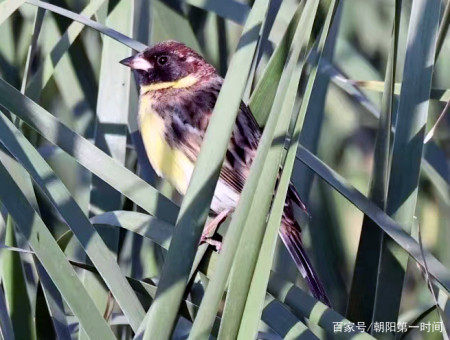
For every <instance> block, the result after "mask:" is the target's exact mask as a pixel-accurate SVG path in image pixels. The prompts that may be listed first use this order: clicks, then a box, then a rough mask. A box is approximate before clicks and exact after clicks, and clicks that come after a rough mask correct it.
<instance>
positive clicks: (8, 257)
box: [2, 215, 36, 339]
mask: <svg viewBox="0 0 450 340" xmlns="http://www.w3.org/2000/svg"><path fill="white" fill-rule="evenodd" d="M5 244H6V245H8V246H12V247H16V246H17V243H16V237H15V235H14V226H13V220H12V218H11V216H10V215H9V216H8V219H7V221H6V238H5ZM2 267H3V273H2V276H3V288H4V289H5V297H6V301H7V303H8V307H9V308H8V310H9V314H10V316H11V322H12V326H13V330H14V335H15V336H16V337H17V339H36V333H35V325H34V320H33V316H32V310H31V305H30V300H29V296H28V292H27V286H26V278H25V273H24V270H23V266H22V260H21V258H20V254H19V253H15V252H4V253H3V256H2Z"/></svg>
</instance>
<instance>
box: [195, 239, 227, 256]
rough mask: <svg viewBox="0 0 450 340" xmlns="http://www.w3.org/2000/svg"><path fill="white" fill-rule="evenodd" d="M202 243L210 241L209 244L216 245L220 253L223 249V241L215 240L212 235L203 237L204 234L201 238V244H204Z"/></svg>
mask: <svg viewBox="0 0 450 340" xmlns="http://www.w3.org/2000/svg"><path fill="white" fill-rule="evenodd" d="M202 243H208V244H209V245H211V246H213V247H215V248H216V251H217V252H218V253H220V251H221V250H222V242H220V241H217V240H214V239H212V238H211V237H203V236H202V238H201V240H200V244H202Z"/></svg>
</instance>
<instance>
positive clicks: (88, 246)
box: [0, 115, 144, 329]
mask: <svg viewBox="0 0 450 340" xmlns="http://www.w3.org/2000/svg"><path fill="white" fill-rule="evenodd" d="M0 131H1V133H0V135H1V137H0V140H1V142H2V143H3V145H4V146H5V147H6V148H7V149H8V150H9V151H10V152H11V154H12V155H13V156H14V157H16V158H17V160H18V161H19V162H20V163H21V164H22V166H24V168H25V169H26V170H27V171H28V173H29V174H30V175H31V177H32V178H33V180H34V181H35V182H36V184H37V185H38V186H39V188H40V189H41V190H42V192H43V193H44V194H45V195H46V196H47V198H48V199H49V200H50V202H51V203H52V205H53V206H54V207H55V209H56V210H57V211H58V212H59V213H60V214H61V216H62V218H63V219H64V220H65V222H66V223H67V225H68V226H69V227H70V228H71V229H72V231H73V232H74V234H75V235H76V237H77V239H78V240H79V241H80V244H81V245H82V246H83V248H84V249H85V251H86V253H87V254H88V255H89V257H90V259H91V260H92V262H93V263H94V265H95V266H96V267H97V268H98V270H99V272H100V273H101V274H102V277H103V278H104V280H105V283H106V285H107V286H108V287H109V288H110V289H111V292H112V293H113V295H114V297H115V298H116V300H117V302H118V303H119V305H120V306H121V308H122V310H123V312H124V314H125V315H126V316H127V318H128V319H129V320H130V324H131V325H132V327H136V329H137V327H138V326H139V324H140V323H141V321H142V319H143V317H144V310H143V308H142V307H141V306H140V304H139V301H138V300H137V298H136V296H135V295H134V294H133V292H132V290H131V287H129V286H128V284H127V282H126V281H125V279H124V278H123V275H122V273H121V271H120V268H119V266H118V265H117V263H116V261H115V259H114V258H113V256H112V255H111V253H110V251H109V250H108V248H107V247H106V245H105V243H104V242H103V241H102V239H101V237H100V236H99V235H98V233H97V232H96V231H95V229H94V228H93V226H92V225H91V224H90V222H89V220H88V219H87V217H86V216H85V215H84V213H83V211H82V210H81V209H80V207H79V206H78V205H77V203H76V202H75V200H74V199H73V198H72V196H71V195H70V193H69V191H68V190H67V189H66V187H65V186H64V184H63V183H62V182H61V181H60V180H59V179H58V178H57V176H56V175H55V174H54V172H53V171H52V169H51V168H50V166H49V165H48V164H47V163H46V162H45V160H44V159H43V158H42V157H41V156H40V155H39V153H38V152H37V151H36V149H34V147H33V146H32V145H31V144H30V143H29V142H28V141H27V140H26V139H25V137H24V136H23V135H22V134H21V133H20V132H19V131H18V130H17V129H16V128H15V127H14V125H13V124H12V123H11V122H10V121H9V120H7V119H6V118H5V117H4V116H3V115H0Z"/></svg>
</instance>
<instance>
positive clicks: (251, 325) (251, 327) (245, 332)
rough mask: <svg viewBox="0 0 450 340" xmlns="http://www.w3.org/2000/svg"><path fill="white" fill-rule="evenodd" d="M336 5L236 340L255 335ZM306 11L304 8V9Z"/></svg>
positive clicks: (323, 37) (334, 6) (332, 6)
mask: <svg viewBox="0 0 450 340" xmlns="http://www.w3.org/2000/svg"><path fill="white" fill-rule="evenodd" d="M338 6H339V0H337V1H336V0H333V1H332V2H331V3H330V7H329V9H328V14H327V18H326V20H325V23H324V25H323V31H322V34H321V37H320V40H319V44H318V46H317V50H318V53H319V54H318V59H317V60H316V62H315V64H313V65H312V70H311V73H310V75H309V78H308V83H307V86H306V90H305V94H304V96H303V100H302V104H301V108H300V113H299V115H298V118H297V122H296V124H295V128H294V132H293V134H292V138H291V143H290V145H289V148H288V151H287V155H286V160H285V162H284V165H283V167H282V169H283V171H282V174H281V178H280V180H279V184H278V188H277V192H276V195H275V198H274V201H273V203H272V209H271V212H270V216H269V220H268V222H267V229H266V231H265V233H264V239H263V243H262V245H261V249H260V251H259V257H258V261H257V263H256V268H255V272H254V274H253V277H252V281H251V286H250V289H249V294H248V297H247V299H246V303H245V309H244V312H243V315H242V320H241V325H240V329H239V334H238V339H252V338H254V337H255V336H256V334H257V332H258V325H259V319H260V316H261V310H262V304H263V302H264V296H265V293H266V290H267V284H268V282H269V276H270V269H271V267H272V262H273V256H274V253H275V246H276V240H277V235H278V230H279V227H280V223H281V216H282V213H283V209H284V204H285V201H286V194H287V191H288V188H289V184H290V178H291V174H292V171H293V168H294V162H295V159H296V158H295V155H296V151H297V147H298V143H299V140H298V138H299V135H300V131H301V129H302V126H303V120H304V117H305V115H306V111H307V108H308V106H309V101H310V98H311V93H312V88H313V85H314V83H315V80H316V75H317V65H318V63H319V62H320V58H321V56H322V52H323V49H324V46H325V41H326V38H327V36H328V31H329V29H330V26H331V23H332V20H333V17H334V13H335V12H336V9H337V7H338ZM305 10H306V8H305Z"/></svg>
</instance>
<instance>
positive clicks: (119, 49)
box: [79, 0, 143, 339]
mask: <svg viewBox="0 0 450 340" xmlns="http://www.w3.org/2000/svg"><path fill="white" fill-rule="evenodd" d="M133 9H134V8H133V3H132V2H129V1H125V0H122V1H119V2H117V3H116V4H115V6H114V7H113V8H112V9H111V11H110V12H109V13H108V16H107V18H106V25H107V26H108V27H111V28H113V29H115V30H117V31H120V32H124V33H125V34H128V35H131V34H132V29H133ZM117 45H118V44H117V43H116V42H115V41H113V40H111V39H105V40H104V41H103V46H102V56H101V64H100V65H101V67H100V80H99V91H98V100H97V111H96V113H97V117H96V118H97V119H96V121H95V124H96V125H95V132H94V139H95V145H96V146H97V147H98V148H99V149H100V150H103V151H104V152H105V153H106V154H108V155H109V156H111V157H112V158H113V159H115V160H116V161H117V162H118V163H119V164H121V165H122V166H124V165H125V156H126V145H127V121H128V112H129V102H130V85H131V75H130V72H129V70H128V69H126V68H125V67H123V66H122V65H120V64H119V63H118V62H117V61H118V60H122V59H124V58H126V57H128V56H129V55H130V54H131V51H130V48H128V47H127V46H125V45H119V46H117ZM121 206H122V196H121V194H120V193H119V192H117V191H116V190H115V189H114V188H113V187H111V186H110V185H108V184H107V183H105V182H103V181H102V180H101V179H100V178H98V177H97V176H93V178H92V188H91V200H90V210H91V212H92V213H94V214H100V213H103V212H105V211H112V210H117V209H120V208H121ZM97 230H98V231H99V234H100V236H101V237H102V239H103V240H104V241H105V243H106V245H107V246H108V249H109V250H110V251H111V253H112V254H113V257H114V258H115V259H116V260H117V254H118V251H119V230H118V229H108V230H102V229H97ZM85 274H86V276H85V277H84V285H85V287H86V288H87V289H88V292H89V293H90V294H91V296H92V298H93V300H94V302H95V303H96V305H97V308H98V309H99V311H104V310H105V309H106V307H107V304H108V301H109V292H108V290H107V289H105V287H104V285H103V284H102V281H101V280H99V279H98V277H97V276H95V275H91V274H90V273H85ZM142 319H143V314H142ZM85 338H86V337H85V336H83V332H82V331H80V337H79V339H85Z"/></svg>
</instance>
